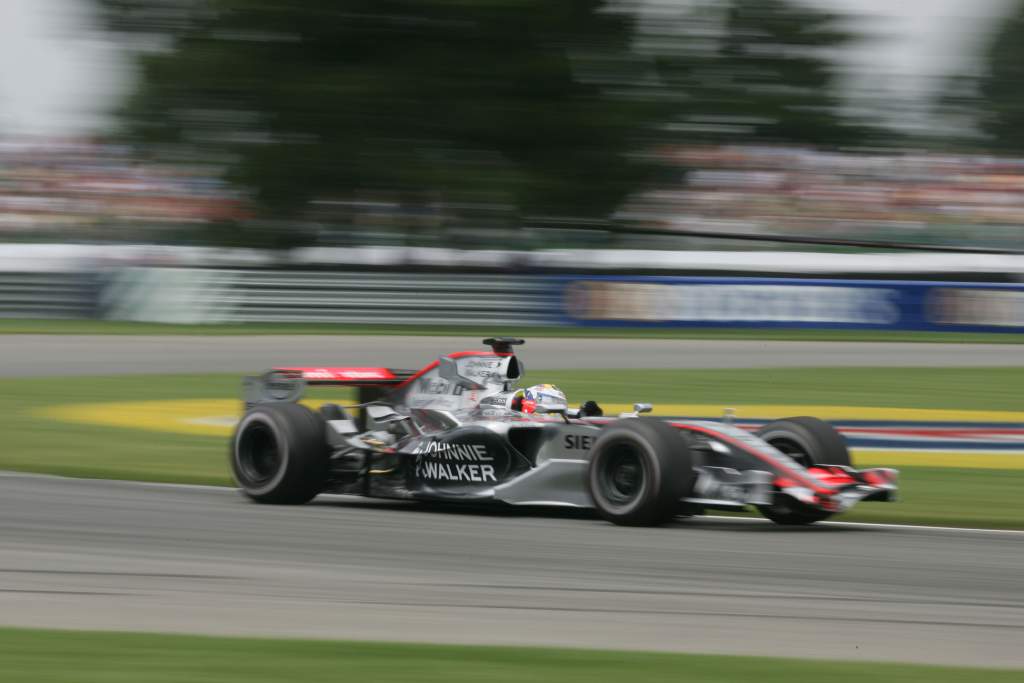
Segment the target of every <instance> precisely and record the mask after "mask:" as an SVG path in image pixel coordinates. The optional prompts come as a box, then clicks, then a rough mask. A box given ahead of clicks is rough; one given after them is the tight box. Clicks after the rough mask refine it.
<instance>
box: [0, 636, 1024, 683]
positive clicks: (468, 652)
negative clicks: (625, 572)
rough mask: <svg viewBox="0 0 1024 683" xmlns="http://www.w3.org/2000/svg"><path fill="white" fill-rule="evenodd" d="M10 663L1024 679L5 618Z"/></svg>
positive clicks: (0, 641)
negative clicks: (138, 629) (103, 628)
mask: <svg viewBox="0 0 1024 683" xmlns="http://www.w3.org/2000/svg"><path fill="white" fill-rule="evenodd" d="M0 672H3V673H5V674H6V675H5V680H10V681H18V683H34V682H36V681H39V682H40V683H41V682H43V681H46V682H50V681H77V682H79V683H93V682H95V683H110V682H112V681H131V682H132V683H172V682H173V683H177V682H178V681H204V683H235V682H237V683H260V682H261V681H268V682H270V681H273V682H274V683H277V682H278V681H304V682H308V683H316V682H317V681H324V682H327V681H331V682H332V683H333V682H334V681H339V680H346V681H360V682H361V683H398V682H401V683H406V682H407V681H423V682H424V683H431V682H435V681H436V682H437V683H459V682H460V681H467V682H472V683H479V682H480V681H488V683H502V682H504V681H508V682H509V683H512V682H515V683H520V682H521V681H562V682H564V683H574V682H577V681H578V682H580V683H600V682H602V681H615V682H616V683H618V682H619V681H623V680H629V681H636V682H641V681H679V680H685V681H687V683H719V682H725V681H754V680H756V681H762V682H763V683H775V682H778V683H791V682H792V681H802V680H804V681H805V680H829V681H833V682H834V683H846V682H847V681H849V682H850V683H860V682H861V681H865V680H880V681H901V682H902V683H917V682H920V683H970V682H972V681H975V680H982V679H983V680H985V681H987V682H988V683H1002V682H1003V681H1006V682H1007V683H1009V682H1010V681H1014V682H1015V681H1019V680H1020V677H1021V675H1022V674H1024V672H1021V671H1013V670H999V669H971V668H953V667H937V666H920V665H913V664H882V663H869V662H844V663H837V662H832V661H813V660H798V659H775V658H766V657H736V656H720V655H691V654H668V653H650V652H615V651H596V650H570V649H554V648H524V647H481V646H459V645H413V644H396V643H354V642H346V641H316V640H280V639H277V640H272V639H255V638H224V637H206V636H179V635H156V634H139V633H108V632H83V631H42V630H24V629H0Z"/></svg>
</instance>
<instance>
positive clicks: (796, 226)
mask: <svg viewBox="0 0 1024 683" xmlns="http://www.w3.org/2000/svg"><path fill="white" fill-rule="evenodd" d="M665 155H666V156H667V157H669V158H671V159H673V160H674V161H675V162H677V163H678V164H679V165H680V166H682V167H684V168H687V169H689V172H688V173H687V175H686V180H685V181H684V184H683V186H682V187H680V188H670V189H665V190H662V191H658V192H653V193H649V194H647V195H645V196H644V197H643V199H642V200H641V201H639V202H636V206H635V208H636V209H638V210H639V212H640V215H641V216H647V217H648V218H651V217H654V218H655V220H658V221H659V222H660V224H661V225H662V226H663V227H666V228H675V229H679V230H686V229H692V230H702V231H712V232H722V233H726V232H732V233H740V234H743V233H754V234H768V233H771V234H782V235H795V236H810V237H819V238H825V239H837V240H842V239H849V240H872V241H890V242H909V243H915V244H929V243H933V244H959V245H972V246H987V247H1007V248H1020V245H1021V244H1024V159H1015V158H1001V157H992V156H981V155H968V154H963V155H953V154H934V153H915V152H904V153H892V152H887V153H879V154H870V153H839V152H827V151H819V150H814V149H809V148H799V147H769V146H719V147H682V148H676V149H673V150H671V151H667V152H665Z"/></svg>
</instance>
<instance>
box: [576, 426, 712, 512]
mask: <svg viewBox="0 0 1024 683" xmlns="http://www.w3.org/2000/svg"><path fill="white" fill-rule="evenodd" d="M695 478H696V473H695V472H694V469H693V457H692V455H691V453H690V443H689V440H688V438H687V436H686V435H685V434H684V433H683V432H681V431H679V430H678V429H676V428H675V427H672V426H671V425H669V424H667V423H666V422H663V421H661V420H658V419H655V418H626V419H623V420H619V421H617V422H613V423H612V424H610V425H608V426H607V427H605V428H604V430H602V432H601V435H600V436H599V437H598V439H597V441H596V442H595V443H594V446H593V447H592V448H591V449H590V465H589V467H588V469H587V491H588V492H589V494H590V498H591V500H593V502H594V507H595V508H596V509H597V512H598V514H600V515H601V516H602V517H604V518H605V519H606V520H608V521H610V522H613V523H615V524H621V525H625V526H653V525H657V524H662V523H663V522H666V521H668V520H669V519H671V518H672V517H673V516H675V515H676V514H677V513H678V512H679V511H680V499H682V498H683V497H685V496H686V495H687V494H688V493H689V491H690V490H691V489H692V488H693V483H694V479H695Z"/></svg>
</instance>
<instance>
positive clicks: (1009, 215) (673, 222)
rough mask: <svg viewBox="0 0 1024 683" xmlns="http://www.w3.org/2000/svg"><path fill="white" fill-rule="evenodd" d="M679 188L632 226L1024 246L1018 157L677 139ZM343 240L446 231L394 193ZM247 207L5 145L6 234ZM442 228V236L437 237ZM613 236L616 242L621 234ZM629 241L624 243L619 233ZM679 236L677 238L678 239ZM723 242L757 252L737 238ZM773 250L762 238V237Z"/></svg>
mask: <svg viewBox="0 0 1024 683" xmlns="http://www.w3.org/2000/svg"><path fill="white" fill-rule="evenodd" d="M663 157H664V159H665V160H666V161H668V162H669V163H671V164H674V165H678V167H679V168H680V169H684V170H685V171H686V173H685V175H683V176H682V177H683V180H682V181H681V182H680V184H679V185H678V186H675V187H670V186H667V187H663V188H662V189H660V190H657V191H652V192H648V193H645V194H643V195H642V196H641V197H638V198H637V199H635V200H634V201H633V202H631V203H630V207H629V209H628V210H627V211H625V212H623V214H622V215H625V216H627V217H629V218H630V219H631V223H632V224H635V225H642V224H644V223H647V224H655V225H659V226H661V227H663V228H666V229H670V230H672V229H674V230H684V231H685V230H687V229H689V230H699V231H705V232H718V233H733V234H762V235H764V234H781V235H788V236H807V237H816V238H824V239H837V240H843V239H851V240H874V241H892V242H910V243H917V244H922V243H923V244H959V245H972V246H986V247H1007V248H1019V245H1020V244H1024V159H1014V158H999V157H991V156H981V155H967V154H964V155H951V154H933V153H914V152H905V153H891V152H887V153H879V154H866V153H839V152H830V151H819V150H814V149H810V148H799V147H778V146H775V147H772V146H713V147H699V146H692V147H686V146H684V147H673V148H671V149H668V150H665V151H663ZM346 216H347V220H348V221H350V222H349V223H348V225H347V226H344V225H339V226H336V227H334V229H333V230H332V231H327V232H325V233H324V235H323V237H324V239H323V240H322V243H325V244H332V243H333V244H338V243H339V242H338V240H337V239H332V238H331V237H330V235H331V234H334V235H335V236H337V234H338V233H345V232H349V239H348V240H345V242H346V243H349V244H352V243H353V241H352V238H354V237H356V236H357V235H358V238H357V239H355V240H354V241H355V242H362V243H370V242H373V239H374V233H380V234H383V233H388V232H394V231H396V230H398V231H401V230H403V228H404V230H406V231H409V232H413V233H415V235H416V237H415V241H416V242H417V243H420V244H431V243H432V242H434V241H438V240H443V239H444V232H443V230H442V227H443V226H442V224H443V223H445V222H446V221H444V220H441V219H440V218H439V217H438V216H437V215H434V216H432V217H431V220H426V219H425V218H424V217H423V216H418V215H412V214H411V213H410V212H409V211H408V209H407V208H403V207H402V206H401V204H400V203H394V202H386V201H365V202H352V203H349V206H348V210H347V213H346ZM247 217H249V210H248V209H247V207H246V204H245V202H244V201H243V199H242V198H241V197H240V196H239V194H238V193H237V192H235V191H233V190H232V189H231V188H230V187H229V186H228V185H227V184H226V183H224V182H223V181H221V180H219V179H217V178H216V177H214V175H212V174H211V172H210V170H209V167H207V166H189V165H187V164H181V165H174V164H170V165H169V164H167V163H155V162H153V163H147V162H145V161H141V160H140V159H139V158H138V157H137V155H135V154H134V153H133V151H132V150H131V149H130V148H127V147H124V146H118V145H111V144H103V143H99V142H94V141H83V140H45V141H42V140H27V141H26V140H17V141H12V140H8V141H0V239H4V240H8V241H10V240H14V241H36V240H42V241H53V240H69V241H80V240H89V241H104V242H107V241H109V242H140V241H156V242H168V241H170V242H174V241H177V240H182V241H188V242H193V243H194V242H196V241H197V240H198V241H201V236H200V237H197V235H201V232H202V226H204V225H207V224H211V223H215V222H223V221H234V220H238V219H244V218H247ZM433 233H436V234H433ZM620 244H622V243H621V242H620ZM623 246H629V240H628V239H627V240H626V241H625V243H624V244H623ZM681 246H685V245H684V244H681ZM719 246H722V247H725V248H759V247H760V246H761V245H758V244H746V243H743V242H731V243H728V244H725V243H723V244H720V245H719ZM766 246H767V245H766Z"/></svg>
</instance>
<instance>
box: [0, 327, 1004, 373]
mask: <svg viewBox="0 0 1024 683" xmlns="http://www.w3.org/2000/svg"><path fill="white" fill-rule="evenodd" d="M475 348H484V347H483V345H482V344H480V337H407V336H397V335H396V336H386V335H385V336H362V337H360V336H333V337H331V336H313V335H299V336H255V337H241V336H226V337H218V336H121V335H110V336H104V335H26V334H13V335H0V377H33V376H62V375H108V374H132V373H135V374H138V373H154V374H159V373H206V372H228V373H243V372H258V371H261V370H264V369H266V368H270V367H273V366H275V365H309V366H332V365H334V366H336V365H347V366H353V367H380V366H384V367H397V368H412V369H418V368H420V367H423V366H424V365H426V364H427V363H429V362H430V361H432V360H434V359H435V358H437V357H438V356H440V355H443V354H445V353H450V352H452V351H461V350H465V349H475ZM519 355H520V356H521V358H522V359H523V360H524V361H525V363H526V366H527V368H528V369H533V370H545V369H546V370H552V369H558V370H571V369H577V368H655V369H657V368H731V367H734V368H761V367H764V368H768V367H824V366H836V367H839V366H889V367H909V366H919V367H950V366H964V367H966V366H988V367H1004V366H1020V365H1024V347H1021V346H1019V345H1016V344H942V343H934V344H915V343H887V342H879V343H873V342H788V341H742V340H720V339H703V340H680V339H648V340H641V339H558V338H535V339H528V340H527V343H526V346H524V347H521V349H519Z"/></svg>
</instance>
